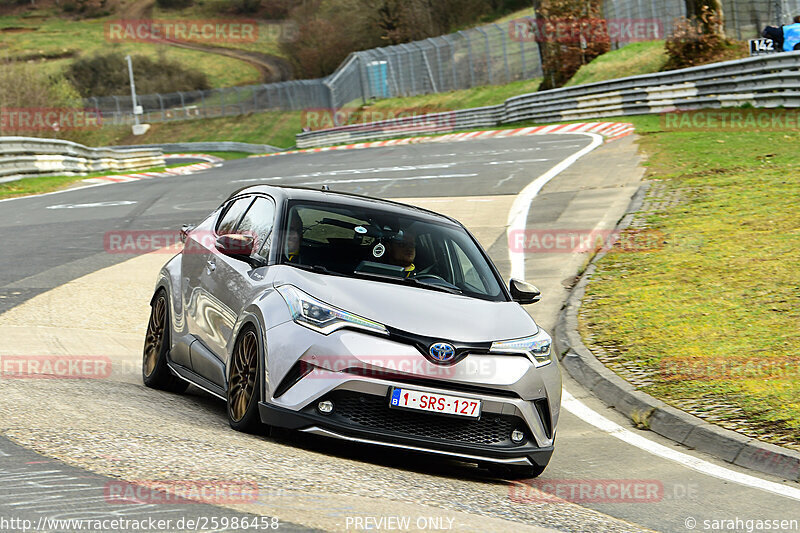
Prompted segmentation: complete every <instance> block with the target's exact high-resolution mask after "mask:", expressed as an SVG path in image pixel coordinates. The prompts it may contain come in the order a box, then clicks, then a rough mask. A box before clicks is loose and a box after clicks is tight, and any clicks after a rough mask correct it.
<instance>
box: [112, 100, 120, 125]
mask: <svg viewBox="0 0 800 533" xmlns="http://www.w3.org/2000/svg"><path fill="white" fill-rule="evenodd" d="M111 98H113V99H114V107H115V108H116V109H117V112H116V114H115V115H114V124H115V125H116V123H117V118H118V117H119V118H121V117H122V110H121V109H120V107H119V97H118V96H112V97H111Z"/></svg>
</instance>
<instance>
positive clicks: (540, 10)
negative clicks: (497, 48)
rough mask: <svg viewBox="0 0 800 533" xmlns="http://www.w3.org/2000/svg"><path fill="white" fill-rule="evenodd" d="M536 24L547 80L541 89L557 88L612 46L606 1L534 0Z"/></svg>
mask: <svg viewBox="0 0 800 533" xmlns="http://www.w3.org/2000/svg"><path fill="white" fill-rule="evenodd" d="M533 6H534V10H535V12H536V20H535V22H534V25H535V27H532V28H531V31H532V32H533V34H534V35H536V37H537V40H538V41H539V54H540V56H541V60H542V70H543V72H544V80H543V81H542V84H541V86H540V87H539V90H547V89H555V88H557V87H561V86H563V85H564V84H565V83H567V82H568V81H569V80H570V78H572V76H574V75H575V73H576V72H577V71H578V69H580V68H581V66H583V65H585V64H586V63H589V62H590V61H592V60H593V59H594V58H596V57H597V56H599V55H602V54H604V53H606V52H608V51H609V50H610V49H611V41H610V39H609V36H608V28H607V26H606V22H605V19H604V17H603V0H534V1H533Z"/></svg>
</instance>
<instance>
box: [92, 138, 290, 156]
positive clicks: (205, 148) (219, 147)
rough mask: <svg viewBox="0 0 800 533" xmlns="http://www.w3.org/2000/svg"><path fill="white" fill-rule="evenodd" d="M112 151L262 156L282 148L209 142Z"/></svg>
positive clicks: (142, 145) (112, 147)
mask: <svg viewBox="0 0 800 533" xmlns="http://www.w3.org/2000/svg"><path fill="white" fill-rule="evenodd" d="M106 148H109V149H111V150H137V149H142V148H158V149H161V150H163V151H164V152H181V153H197V152H245V153H248V154H262V153H264V152H277V151H279V150H280V148H276V147H274V146H270V145H268V144H250V143H240V142H234V141H208V142H193V143H189V142H186V143H163V144H141V145H130V146H106Z"/></svg>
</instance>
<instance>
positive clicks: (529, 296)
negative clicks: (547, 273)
mask: <svg viewBox="0 0 800 533" xmlns="http://www.w3.org/2000/svg"><path fill="white" fill-rule="evenodd" d="M509 289H510V291H511V298H512V299H513V300H514V301H515V302H517V303H519V304H521V305H528V304H535V303H536V302H538V301H539V300H541V299H542V293H541V292H540V291H539V289H537V288H536V287H534V286H533V285H531V284H530V283H525V282H524V281H520V280H518V279H512V280H511V283H509Z"/></svg>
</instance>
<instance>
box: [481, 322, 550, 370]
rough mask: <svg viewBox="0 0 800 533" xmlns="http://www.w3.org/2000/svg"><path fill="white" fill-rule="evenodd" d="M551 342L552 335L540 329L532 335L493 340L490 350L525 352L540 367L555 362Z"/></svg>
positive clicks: (493, 351)
mask: <svg viewBox="0 0 800 533" xmlns="http://www.w3.org/2000/svg"><path fill="white" fill-rule="evenodd" d="M551 344H552V340H551V339H550V335H548V334H547V333H545V332H544V331H542V330H539V333H537V334H536V335H534V336H532V337H525V338H524V339H513V340H509V341H499V342H493V343H492V347H491V348H490V349H489V352H490V353H520V354H524V355H527V356H528V358H530V360H531V362H532V363H533V365H534V366H535V367H537V368H539V367H543V366H545V365H549V364H550V363H552V362H553V356H552V352H551V350H550V345H551Z"/></svg>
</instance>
